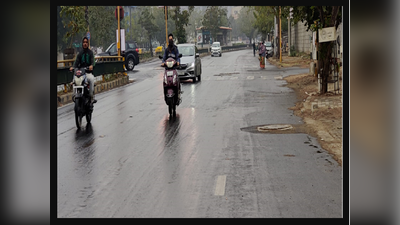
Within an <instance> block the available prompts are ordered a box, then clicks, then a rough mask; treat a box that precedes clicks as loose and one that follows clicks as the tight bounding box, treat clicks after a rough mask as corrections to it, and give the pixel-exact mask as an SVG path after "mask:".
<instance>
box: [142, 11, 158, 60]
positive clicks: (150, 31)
mask: <svg viewBox="0 0 400 225" xmlns="http://www.w3.org/2000/svg"><path fill="white" fill-rule="evenodd" d="M154 19H155V18H154V16H153V13H152V12H151V10H150V7H145V8H144V9H143V11H142V12H141V13H140V18H139V24H140V25H142V27H143V28H144V29H145V30H146V33H147V36H148V37H149V43H150V54H151V57H153V48H152V45H151V42H152V37H153V36H154V34H155V33H156V32H157V30H158V29H159V28H158V26H157V25H156V24H155V23H154Z"/></svg>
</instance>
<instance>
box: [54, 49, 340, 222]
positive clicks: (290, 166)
mask: <svg viewBox="0 0 400 225" xmlns="http://www.w3.org/2000/svg"><path fill="white" fill-rule="evenodd" d="M201 60H202V80H201V81H200V82H196V83H192V81H191V80H188V81H182V89H183V91H184V93H183V94H182V103H181V105H179V106H178V107H177V117H176V118H169V114H168V107H167V105H166V104H165V102H164V98H163V91H162V75H161V74H162V73H163V68H161V67H159V65H160V63H161V61H153V62H148V63H143V64H139V65H138V66H136V67H135V69H134V71H132V72H129V73H128V74H129V76H130V78H132V79H135V82H133V83H132V84H129V85H126V86H123V87H119V88H116V89H113V90H110V91H107V92H103V93H99V94H97V95H96V98H97V99H98V102H97V103H96V104H95V107H94V112H93V119H92V125H91V126H88V127H86V128H83V129H82V130H80V131H77V129H76V127H75V118H74V112H73V105H72V104H68V105H65V106H63V107H61V108H59V109H58V117H57V118H58V121H57V123H58V131H57V132H58V133H57V136H58V149H57V166H58V171H57V175H58V181H57V183H58V186H57V189H58V190H57V196H58V199H57V215H58V217H59V218H65V217H101V218H108V217H114V218H120V217H130V218H132V217H135V218H136V217H146V218H147V217H157V218H166V217H167V218H169V217H196V218H199V217H200V218H204V217H207V218H208V217H218V218H220V217H224V218H237V217H252V218H254V217H267V218H269V217H274V218H275V217H285V218H292V217H300V218H303V217H312V218H314V217H342V213H343V209H342V203H343V201H342V181H343V179H342V168H341V167H340V166H339V165H338V164H337V163H336V161H335V160H334V159H333V158H332V157H331V156H330V155H329V154H328V153H327V152H326V151H325V150H323V149H321V147H320V146H319V145H318V143H317V141H316V139H315V138H314V137H311V136H309V135H307V134H304V133H289V134H267V133H258V132H248V131H246V129H242V130H241V128H247V127H253V126H258V125H265V124H293V125H296V124H302V123H303V122H302V121H301V118H299V117H296V116H294V115H293V113H292V111H291V110H288V108H289V107H291V106H293V105H294V104H295V102H296V95H295V93H294V92H293V91H292V90H291V89H290V88H287V87H283V85H284V84H285V83H286V81H284V80H282V79H281V78H282V77H285V76H288V75H291V74H299V73H307V72H308V69H296V68H288V69H278V68H276V67H275V66H273V65H269V64H267V65H266V69H265V70H260V68H259V62H258V59H257V57H254V56H253V52H252V50H241V51H235V52H227V53H224V54H223V55H222V57H210V56H206V57H203V58H202V59H201ZM83 125H84V126H85V125H86V120H85V118H83Z"/></svg>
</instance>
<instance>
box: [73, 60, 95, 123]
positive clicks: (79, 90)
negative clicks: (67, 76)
mask: <svg viewBox="0 0 400 225" xmlns="http://www.w3.org/2000/svg"><path fill="white" fill-rule="evenodd" d="M86 70H88V67H85V68H79V69H75V72H74V79H73V81H72V84H73V95H72V101H73V102H75V108H74V110H75V123H76V127H77V128H78V129H81V126H82V117H83V116H86V122H87V123H88V124H90V121H91V119H92V112H93V104H91V103H90V95H89V83H88V81H87V79H86Z"/></svg>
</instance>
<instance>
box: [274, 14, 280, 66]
mask: <svg viewBox="0 0 400 225" xmlns="http://www.w3.org/2000/svg"><path fill="white" fill-rule="evenodd" d="M276 18H277V20H276V22H277V23H278V26H277V27H278V40H277V42H276V44H275V46H278V48H277V51H276V58H277V59H279V58H280V53H281V46H280V43H279V37H280V35H281V30H280V26H279V21H280V19H281V18H279V16H276Z"/></svg>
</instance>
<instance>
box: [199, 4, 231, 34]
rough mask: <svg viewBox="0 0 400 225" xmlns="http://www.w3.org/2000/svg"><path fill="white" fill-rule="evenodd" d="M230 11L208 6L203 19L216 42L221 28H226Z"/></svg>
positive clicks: (204, 24)
mask: <svg viewBox="0 0 400 225" xmlns="http://www.w3.org/2000/svg"><path fill="white" fill-rule="evenodd" d="M227 12H228V10H227V9H226V8H222V7H220V6H208V7H207V9H206V12H205V14H204V17H203V23H202V24H203V26H205V28H206V29H207V30H209V31H210V32H211V37H212V38H213V40H216V38H217V33H218V32H219V27H221V26H226V25H227V23H228V18H227Z"/></svg>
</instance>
